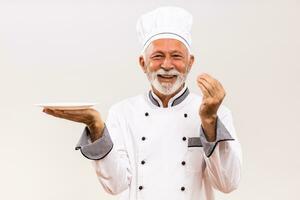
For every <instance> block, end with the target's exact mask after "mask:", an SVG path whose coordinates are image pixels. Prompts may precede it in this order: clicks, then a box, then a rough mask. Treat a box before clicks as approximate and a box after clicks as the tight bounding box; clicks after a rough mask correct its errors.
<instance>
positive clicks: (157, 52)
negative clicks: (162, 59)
mask: <svg viewBox="0 0 300 200" xmlns="http://www.w3.org/2000/svg"><path fill="white" fill-rule="evenodd" d="M159 53H160V54H164V52H163V51H160V50H158V51H155V52H153V53H152V54H151V56H152V55H154V54H159ZM170 53H171V54H174V53H178V54H181V55H183V53H182V52H181V51H177V50H174V51H170Z"/></svg>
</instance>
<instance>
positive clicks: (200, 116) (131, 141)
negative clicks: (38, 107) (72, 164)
mask: <svg viewBox="0 0 300 200" xmlns="http://www.w3.org/2000/svg"><path fill="white" fill-rule="evenodd" d="M191 26H192V16H191V15H190V14H189V13H188V12H187V11H185V10H183V9H181V8H178V7H160V8H158V9H155V10H154V11H151V12H149V13H146V14H144V15H142V16H141V17H140V19H139V20H138V22H137V32H138V36H139V38H140V42H141V43H142V45H143V48H142V55H141V56H140V57H139V63H140V66H141V68H142V70H143V72H144V73H145V74H146V75H147V78H148V79H149V82H150V83H151V89H150V91H148V92H146V93H145V94H141V95H138V96H135V97H131V98H128V99H125V100H123V101H121V102H119V103H117V104H115V105H113V106H112V107H111V108H110V110H109V113H108V117H107V120H106V122H105V123H104V122H103V121H102V119H101V117H100V114H99V113H98V112H97V111H96V110H94V109H84V110H50V109H44V112H46V113H47V114H50V115H53V116H56V117H60V118H64V119H68V120H72V121H76V122H81V123H84V124H86V128H85V130H84V132H83V134H82V136H81V138H80V140H79V143H78V145H77V146H76V149H80V151H81V153H82V154H83V155H84V156H85V157H87V158H88V159H91V160H92V164H93V166H94V168H95V171H96V174H97V177H98V179H99V181H100V183H101V185H102V186H103V188H104V190H105V191H107V192H108V193H110V194H120V193H121V199H122V200H137V199H138V200H142V199H143V200H154V199H155V200H166V199H172V200H186V199H189V200H196V199H197V200H200V199H206V200H211V199H214V190H219V191H221V192H224V193H229V192H231V191H233V190H234V189H236V188H237V187H238V184H239V181H240V176H241V149H240V144H239V142H238V140H237V138H236V134H235V129H234V126H233V121H232V116H231V112H230V110H229V109H228V108H226V107H225V106H223V105H221V103H222V100H223V99H224V97H225V91H224V88H223V87H222V85H221V83H220V82H219V81H217V80H216V79H215V78H213V77H211V76H210V75H208V74H205V73H203V74H200V75H199V76H198V78H197V84H198V86H199V88H200V90H201V91H202V95H201V96H199V95H197V94H193V93H191V92H190V91H189V89H188V87H187V85H186V84H185V80H186V77H187V74H188V73H189V71H190V69H191V67H192V65H193V61H194V56H193V55H192V54H191V49H190V48H191V35H190V31H191Z"/></svg>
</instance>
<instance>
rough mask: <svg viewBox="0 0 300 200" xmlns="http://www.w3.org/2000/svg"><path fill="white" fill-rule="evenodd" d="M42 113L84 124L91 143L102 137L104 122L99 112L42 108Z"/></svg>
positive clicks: (93, 110) (90, 109)
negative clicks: (87, 129) (88, 131)
mask: <svg viewBox="0 0 300 200" xmlns="http://www.w3.org/2000/svg"><path fill="white" fill-rule="evenodd" d="M43 112H44V113H47V114H49V115H52V116H54V117H58V118H63V119H67V120H71V121H74V122H80V123H84V124H85V125H87V127H88V128H89V130H90V137H91V140H92V142H94V141H95V140H97V139H99V138H100V137H101V136H102V133H103V129H104V122H103V120H102V119H101V116H100V114H99V112H98V111H97V110H95V109H92V108H89V109H82V110H55V109H49V108H44V109H43Z"/></svg>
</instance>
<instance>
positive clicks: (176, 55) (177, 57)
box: [172, 54, 182, 59]
mask: <svg viewBox="0 0 300 200" xmlns="http://www.w3.org/2000/svg"><path fill="white" fill-rule="evenodd" d="M172 57H173V58H175V59H181V58H182V55H180V54H174V55H172Z"/></svg>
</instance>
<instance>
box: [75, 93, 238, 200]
mask: <svg viewBox="0 0 300 200" xmlns="http://www.w3.org/2000/svg"><path fill="white" fill-rule="evenodd" d="M201 101H202V96H199V95H196V94H193V93H190V92H189V90H188V88H186V87H184V88H183V89H182V90H181V91H180V92H179V93H178V94H176V95H175V96H174V97H173V98H172V99H171V100H170V101H169V104H168V107H167V108H163V107H162V102H161V101H160V99H159V98H158V97H157V96H156V95H155V94H154V93H153V92H152V91H149V92H148V93H146V94H142V95H138V96H136V97H131V98H128V99H126V100H123V101H121V102H119V103H117V104H115V105H114V106H112V107H111V109H110V110H109V114H108V118H107V120H106V122H105V125H106V127H105V129H104V133H103V135H102V137H101V138H100V139H98V140H96V141H95V142H94V143H91V141H90V138H89V130H88V128H87V127H86V128H85V131H84V132H83V134H82V136H81V138H80V140H79V142H78V144H77V146H76V150H77V149H80V150H81V152H82V154H83V155H84V156H86V157H87V158H89V159H91V160H92V164H93V166H94V169H95V171H96V174H97V177H98V179H99V181H100V183H101V185H102V186H103V188H104V190H105V191H106V192H108V193H110V194H121V195H120V200H154V199H155V200H165V199H172V200H187V199H189V200H196V199H197V200H213V199H214V190H219V191H221V192H225V193H228V192H231V191H232V190H234V189H236V188H237V186H238V183H239V180H240V176H241V175H240V174H241V159H242V157H241V149H240V144H239V142H238V140H237V138H236V134H235V129H234V126H233V122H232V116H231V113H230V110H229V109H228V108H226V107H225V106H223V105H221V106H220V107H219V110H218V112H217V116H218V118H217V125H216V133H217V139H216V141H215V142H208V141H207V140H206V138H205V134H204V130H203V129H202V127H201V119H200V117H199V107H200V105H201Z"/></svg>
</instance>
